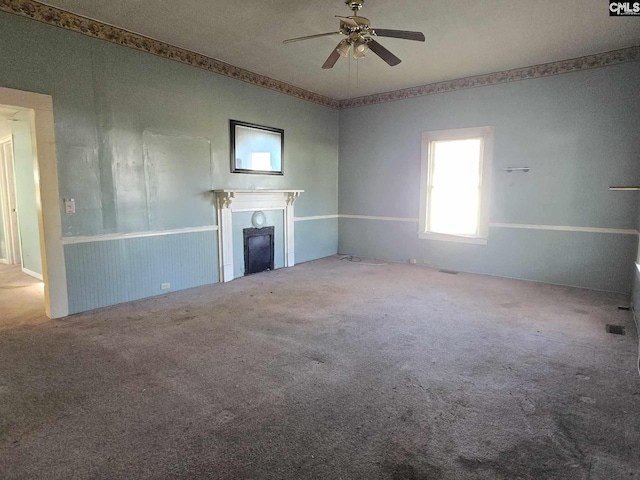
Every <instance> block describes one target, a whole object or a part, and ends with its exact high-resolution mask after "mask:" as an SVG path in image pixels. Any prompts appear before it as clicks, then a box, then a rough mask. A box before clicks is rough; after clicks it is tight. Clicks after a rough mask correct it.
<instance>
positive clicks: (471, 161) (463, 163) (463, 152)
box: [431, 138, 481, 188]
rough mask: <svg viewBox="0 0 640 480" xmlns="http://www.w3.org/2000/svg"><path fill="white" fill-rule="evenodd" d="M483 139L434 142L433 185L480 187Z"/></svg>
mask: <svg viewBox="0 0 640 480" xmlns="http://www.w3.org/2000/svg"><path fill="white" fill-rule="evenodd" d="M480 147H481V139H479V138H471V139H467V140H452V141H442V142H434V149H433V153H434V158H433V160H432V163H431V165H432V167H433V175H432V177H431V185H433V186H436V187H447V188H450V187H452V188H457V187H477V186H479V185H480Z"/></svg>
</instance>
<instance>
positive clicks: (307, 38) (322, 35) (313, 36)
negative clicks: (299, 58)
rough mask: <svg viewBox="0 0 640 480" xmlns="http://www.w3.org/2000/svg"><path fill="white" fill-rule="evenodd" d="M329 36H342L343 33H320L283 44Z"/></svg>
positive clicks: (293, 39) (286, 41) (291, 39)
mask: <svg viewBox="0 0 640 480" xmlns="http://www.w3.org/2000/svg"><path fill="white" fill-rule="evenodd" d="M329 35H342V32H329V33H318V34H317V35H307V36H306V37H298V38H289V39H288V40H285V41H283V42H282V43H292V42H299V41H300V40H309V39H310V38H318V37H328V36H329Z"/></svg>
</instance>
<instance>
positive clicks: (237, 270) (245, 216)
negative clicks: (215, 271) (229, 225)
mask: <svg viewBox="0 0 640 480" xmlns="http://www.w3.org/2000/svg"><path fill="white" fill-rule="evenodd" d="M253 213H254V212H236V213H233V214H232V215H233V232H232V233H233V278H240V277H242V276H244V232H243V230H244V229H245V228H253V225H252V224H251V217H252V215H253ZM264 216H265V219H266V222H265V224H264V225H265V227H274V235H273V237H274V238H273V253H274V258H273V265H274V267H275V268H282V267H284V210H265V211H264ZM294 231H295V230H294Z"/></svg>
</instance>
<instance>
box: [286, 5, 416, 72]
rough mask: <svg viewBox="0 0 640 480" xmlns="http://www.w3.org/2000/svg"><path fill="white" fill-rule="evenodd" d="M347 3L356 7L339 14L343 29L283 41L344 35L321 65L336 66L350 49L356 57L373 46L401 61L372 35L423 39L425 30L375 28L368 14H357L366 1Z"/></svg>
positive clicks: (384, 55)
mask: <svg viewBox="0 0 640 480" xmlns="http://www.w3.org/2000/svg"><path fill="white" fill-rule="evenodd" d="M344 3H346V4H347V6H348V7H349V8H350V9H351V11H353V15H352V16H350V17H341V16H339V15H336V18H338V19H339V20H340V30H338V31H337V32H329V33H319V34H317V35H308V36H306V37H298V38H290V39H288V40H285V41H284V42H282V43H292V42H299V41H300V40H309V39H311V38H318V37H327V36H329V35H345V36H346V38H344V39H343V40H342V41H341V42H340V43H338V46H337V47H336V48H335V49H334V50H333V52H331V55H329V58H327V60H326V61H325V62H324V64H323V65H322V68H333V66H334V65H335V64H336V62H337V61H338V59H339V58H340V57H348V56H349V53H350V52H351V49H353V58H355V59H360V58H362V57H364V55H365V54H366V53H367V52H368V51H369V50H371V51H372V52H373V53H375V54H376V55H378V56H379V57H380V58H381V59H382V60H384V61H385V62H387V64H389V65H390V66H392V67H395V66H396V65H398V64H399V63H400V62H401V61H402V60H400V59H399V58H398V57H396V56H395V55H394V54H393V53H391V52H390V51H389V50H387V49H386V48H385V47H383V46H382V45H380V44H379V43H378V42H377V41H376V40H375V39H374V38H373V37H391V38H401V39H404V40H415V41H417V42H424V40H425V38H424V33H422V32H409V31H406V30H389V29H385V28H375V29H374V28H372V27H371V23H370V22H369V19H368V18H365V17H361V16H359V15H358V11H359V10H360V9H361V8H362V6H363V5H364V0H345V2H344Z"/></svg>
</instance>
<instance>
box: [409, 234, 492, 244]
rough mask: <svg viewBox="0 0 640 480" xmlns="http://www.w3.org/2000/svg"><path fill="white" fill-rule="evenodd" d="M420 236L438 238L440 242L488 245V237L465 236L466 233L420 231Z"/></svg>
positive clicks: (427, 238)
mask: <svg viewBox="0 0 640 480" xmlns="http://www.w3.org/2000/svg"><path fill="white" fill-rule="evenodd" d="M418 238H421V239H423V240H437V241H440V242H454V243H468V244H471V245H486V244H487V239H486V238H482V237H465V236H464V235H447V234H446V233H429V232H420V233H418Z"/></svg>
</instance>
